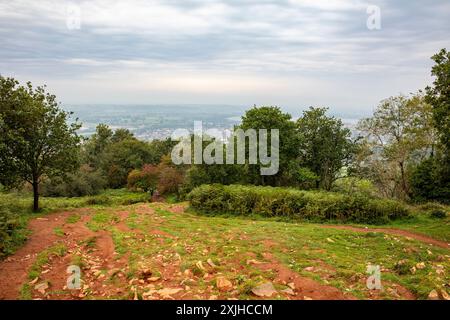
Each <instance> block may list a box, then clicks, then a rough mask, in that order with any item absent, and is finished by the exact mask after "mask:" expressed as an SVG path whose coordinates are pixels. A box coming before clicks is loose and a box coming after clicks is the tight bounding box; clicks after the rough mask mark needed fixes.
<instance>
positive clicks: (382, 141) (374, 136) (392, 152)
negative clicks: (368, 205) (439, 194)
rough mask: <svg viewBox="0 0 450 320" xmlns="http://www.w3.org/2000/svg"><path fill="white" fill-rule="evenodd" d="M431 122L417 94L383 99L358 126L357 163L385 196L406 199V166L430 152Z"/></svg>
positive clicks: (433, 136) (428, 110)
mask: <svg viewBox="0 0 450 320" xmlns="http://www.w3.org/2000/svg"><path fill="white" fill-rule="evenodd" d="M432 123H433V121H432V113H431V106H430V105H429V104H427V103H426V101H425V99H424V97H423V95H422V94H421V93H418V94H416V95H413V96H410V97H407V96H403V95H400V96H396V97H390V98H388V99H385V100H383V101H381V103H380V104H379V106H378V107H377V109H376V110H375V112H374V115H373V116H372V117H371V118H366V119H363V120H361V121H360V122H359V123H358V129H359V130H360V131H361V133H362V135H363V136H364V138H365V141H364V144H365V148H363V152H364V153H365V158H364V159H361V160H363V162H364V166H365V169H366V171H369V172H371V173H372V178H374V179H376V182H377V183H378V184H381V185H382V186H381V187H380V188H381V189H384V190H385V193H387V194H390V195H391V196H394V195H395V196H397V197H400V198H408V197H409V196H410V186H409V183H408V181H409V173H408V167H410V166H411V165H413V164H417V163H419V162H420V161H422V160H423V159H425V158H426V157H427V156H428V155H429V154H430V153H433V152H434V151H433V150H434V146H435V143H436V133H435V130H434V128H433V125H432Z"/></svg>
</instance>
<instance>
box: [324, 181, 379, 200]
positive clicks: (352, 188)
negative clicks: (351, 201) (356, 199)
mask: <svg viewBox="0 0 450 320" xmlns="http://www.w3.org/2000/svg"><path fill="white" fill-rule="evenodd" d="M332 190H333V191H335V192H341V193H346V194H355V193H357V194H361V195H364V196H368V197H376V196H377V194H378V191H377V189H376V188H375V186H374V185H373V183H372V181H370V180H367V179H360V178H356V177H345V178H342V179H338V180H336V181H335V182H334V185H333V188H332Z"/></svg>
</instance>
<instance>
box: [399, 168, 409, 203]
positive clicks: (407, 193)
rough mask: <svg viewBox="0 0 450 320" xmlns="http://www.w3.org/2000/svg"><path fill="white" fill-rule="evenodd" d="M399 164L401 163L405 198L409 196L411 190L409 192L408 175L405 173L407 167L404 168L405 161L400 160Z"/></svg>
mask: <svg viewBox="0 0 450 320" xmlns="http://www.w3.org/2000/svg"><path fill="white" fill-rule="evenodd" d="M399 165H400V173H401V177H402V189H403V193H404V196H405V198H408V196H409V192H408V186H407V184H406V175H405V168H404V165H403V162H399Z"/></svg>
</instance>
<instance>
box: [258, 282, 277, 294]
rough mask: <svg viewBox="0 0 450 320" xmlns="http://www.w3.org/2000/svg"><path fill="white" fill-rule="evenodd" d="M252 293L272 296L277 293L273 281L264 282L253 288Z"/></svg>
mask: <svg viewBox="0 0 450 320" xmlns="http://www.w3.org/2000/svg"><path fill="white" fill-rule="evenodd" d="M252 293H253V294H254V295H256V296H258V297H271V296H272V295H273V294H275V293H277V290H275V287H274V286H273V284H272V282H266V283H263V284H261V285H259V286H257V287H255V288H253V289H252Z"/></svg>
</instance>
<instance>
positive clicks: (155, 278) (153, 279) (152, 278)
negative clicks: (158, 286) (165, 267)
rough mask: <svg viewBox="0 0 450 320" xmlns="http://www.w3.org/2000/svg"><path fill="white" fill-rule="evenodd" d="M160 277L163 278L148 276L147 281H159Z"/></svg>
mask: <svg viewBox="0 0 450 320" xmlns="http://www.w3.org/2000/svg"><path fill="white" fill-rule="evenodd" d="M159 279H161V278H160V277H150V278H147V281H150V282H156V281H158V280H159Z"/></svg>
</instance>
